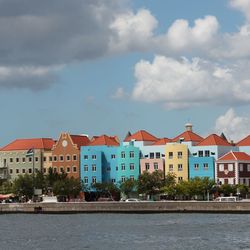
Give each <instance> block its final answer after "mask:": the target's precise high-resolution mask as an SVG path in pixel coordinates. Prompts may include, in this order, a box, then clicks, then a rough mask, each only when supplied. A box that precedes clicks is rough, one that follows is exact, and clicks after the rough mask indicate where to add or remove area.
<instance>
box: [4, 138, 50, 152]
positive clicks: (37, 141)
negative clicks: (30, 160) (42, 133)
mask: <svg viewBox="0 0 250 250" xmlns="http://www.w3.org/2000/svg"><path fill="white" fill-rule="evenodd" d="M54 143H55V142H54V140H53V139H51V138H33V139H17V140H15V141H13V142H11V143H9V144H8V145H6V146H4V147H2V148H1V151H14V150H29V149H31V148H34V149H47V150H49V149H51V148H52V147H53V145H54Z"/></svg>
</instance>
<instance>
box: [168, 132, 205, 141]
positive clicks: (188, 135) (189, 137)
mask: <svg viewBox="0 0 250 250" xmlns="http://www.w3.org/2000/svg"><path fill="white" fill-rule="evenodd" d="M180 138H183V141H186V142H187V141H193V142H200V141H202V140H203V138H202V137H201V136H199V135H197V134H195V133H194V132H192V131H185V132H183V133H182V134H180V135H178V136H176V137H175V138H174V139H173V140H172V141H173V142H178V141H179V140H180Z"/></svg>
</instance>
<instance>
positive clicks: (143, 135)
mask: <svg viewBox="0 0 250 250" xmlns="http://www.w3.org/2000/svg"><path fill="white" fill-rule="evenodd" d="M131 140H135V141H151V142H156V141H157V140H158V138H157V137H155V136H154V135H151V134H150V133H149V132H147V131H145V130H139V131H137V132H136V133H134V134H132V135H130V136H128V137H126V138H125V139H124V141H125V142H129V141H131Z"/></svg>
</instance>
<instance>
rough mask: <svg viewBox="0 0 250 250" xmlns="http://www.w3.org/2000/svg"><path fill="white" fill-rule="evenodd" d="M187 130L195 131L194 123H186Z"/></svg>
mask: <svg viewBox="0 0 250 250" xmlns="http://www.w3.org/2000/svg"><path fill="white" fill-rule="evenodd" d="M185 128H186V131H191V132H192V131H193V125H192V123H186V124H185Z"/></svg>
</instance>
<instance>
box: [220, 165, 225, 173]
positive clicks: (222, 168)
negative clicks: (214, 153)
mask: <svg viewBox="0 0 250 250" xmlns="http://www.w3.org/2000/svg"><path fill="white" fill-rule="evenodd" d="M219 171H220V172H223V171H224V164H219Z"/></svg>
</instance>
